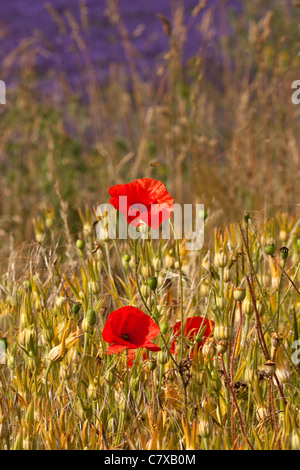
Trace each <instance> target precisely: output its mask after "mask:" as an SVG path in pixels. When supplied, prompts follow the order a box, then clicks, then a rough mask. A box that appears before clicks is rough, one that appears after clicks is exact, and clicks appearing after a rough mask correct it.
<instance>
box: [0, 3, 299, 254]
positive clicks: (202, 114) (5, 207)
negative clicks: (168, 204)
mask: <svg viewBox="0 0 300 470" xmlns="http://www.w3.org/2000/svg"><path fill="white" fill-rule="evenodd" d="M299 6H300V2H292V1H288V0H276V1H274V0H273V1H271V0H252V1H249V2H245V1H242V0H200V1H199V0H151V1H148V2H145V1H143V0H119V1H118V0H86V1H77V0H72V2H71V1H67V0H50V1H49V2H39V1H34V0H27V1H26V2H24V1H22V0H11V1H10V2H9V3H8V4H7V5H6V6H5V8H4V9H2V10H3V11H1V16H0V79H1V80H3V81H4V82H5V84H6V104H2V105H0V133H1V139H0V165H1V166H0V168H1V172H0V188H1V189H0V250H1V249H2V253H3V255H2V259H4V258H5V256H7V253H10V252H11V250H13V249H14V247H15V246H16V245H17V244H18V243H20V242H22V241H23V240H25V239H28V238H30V237H33V236H34V233H36V232H37V227H36V226H34V224H33V223H32V221H33V219H35V220H36V217H37V216H38V215H39V214H40V217H41V219H40V222H39V223H41V224H43V223H44V222H43V221H45V220H46V219H47V217H48V220H50V219H49V217H50V218H52V220H53V214H55V215H54V221H55V223H56V224H58V225H59V224H60V223H61V222H60V219H61V211H60V208H61V201H64V202H65V204H66V207H67V208H68V217H69V220H70V224H71V227H72V229H71V230H72V235H73V234H74V236H75V235H76V231H77V230H80V218H79V216H78V208H80V207H83V208H84V207H85V206H88V207H90V208H92V207H96V206H97V204H100V203H104V202H108V200H109V196H108V189H109V186H110V185H113V184H117V183H122V182H130V181H132V180H134V179H135V178H140V177H152V178H155V179H158V180H161V181H163V182H164V183H165V184H166V186H167V189H168V190H169V192H170V193H171V194H172V196H173V197H174V198H175V201H176V202H180V203H192V202H198V203H203V204H205V207H206V208H207V209H208V211H210V212H211V213H214V214H216V221H217V222H218V223H222V222H225V221H226V222H227V221H228V220H232V221H234V220H237V219H238V218H240V216H241V214H243V213H244V212H245V211H251V212H252V214H253V216H254V217H264V216H265V215H269V214H270V213H273V212H277V211H278V210H284V211H292V212H293V213H295V214H298V215H299V208H298V205H299V204H300V198H299V196H300V189H299V188H300V185H299V177H300V155H299V118H300V116H299V109H300V108H299V106H295V105H294V104H293V103H292V101H291V95H292V91H293V90H292V89H291V86H292V83H293V81H294V80H298V79H299V80H300V69H299V51H300V41H299V39H300V37H299V18H300V16H299V14H300V8H299ZM35 223H36V222H35ZM62 226H63V225H62Z"/></svg>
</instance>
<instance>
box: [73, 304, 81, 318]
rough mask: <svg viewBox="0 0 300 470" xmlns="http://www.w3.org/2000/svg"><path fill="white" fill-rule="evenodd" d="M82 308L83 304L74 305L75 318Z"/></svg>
mask: <svg viewBox="0 0 300 470" xmlns="http://www.w3.org/2000/svg"><path fill="white" fill-rule="evenodd" d="M80 307H81V304H74V305H73V315H74V317H75V316H76V315H77V314H78V312H79V310H80Z"/></svg>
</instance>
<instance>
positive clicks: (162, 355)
mask: <svg viewBox="0 0 300 470" xmlns="http://www.w3.org/2000/svg"><path fill="white" fill-rule="evenodd" d="M168 361H169V355H168V353H167V352H166V351H159V353H158V354H157V362H159V364H162V365H164V364H167V362H168Z"/></svg>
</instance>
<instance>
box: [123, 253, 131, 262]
mask: <svg viewBox="0 0 300 470" xmlns="http://www.w3.org/2000/svg"><path fill="white" fill-rule="evenodd" d="M123 260H124V261H125V263H129V261H130V260H131V256H130V255H124V256H123Z"/></svg>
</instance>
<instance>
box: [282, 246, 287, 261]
mask: <svg viewBox="0 0 300 470" xmlns="http://www.w3.org/2000/svg"><path fill="white" fill-rule="evenodd" d="M288 255H289V249H288V248H287V247H286V246H283V247H282V248H280V256H281V258H282V259H283V260H286V259H287V257H288Z"/></svg>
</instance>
